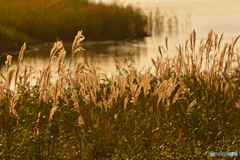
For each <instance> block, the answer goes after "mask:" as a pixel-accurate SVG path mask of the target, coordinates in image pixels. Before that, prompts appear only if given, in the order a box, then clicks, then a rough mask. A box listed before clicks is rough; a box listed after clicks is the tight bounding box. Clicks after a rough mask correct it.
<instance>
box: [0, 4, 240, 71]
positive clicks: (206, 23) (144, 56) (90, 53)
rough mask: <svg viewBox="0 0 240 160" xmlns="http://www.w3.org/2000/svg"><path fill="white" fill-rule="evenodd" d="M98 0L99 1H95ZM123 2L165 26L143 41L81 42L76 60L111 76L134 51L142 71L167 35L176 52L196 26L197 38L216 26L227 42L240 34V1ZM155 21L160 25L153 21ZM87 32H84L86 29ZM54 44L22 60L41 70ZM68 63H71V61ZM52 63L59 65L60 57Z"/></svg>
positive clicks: (67, 46)
mask: <svg viewBox="0 0 240 160" xmlns="http://www.w3.org/2000/svg"><path fill="white" fill-rule="evenodd" d="M96 1H97V0H96ZM101 1H102V2H104V3H112V2H113V0H101ZM118 2H119V1H118ZM121 3H123V4H124V5H127V4H132V5H133V6H136V7H140V8H142V9H143V11H144V13H145V14H147V15H150V12H151V13H152V17H153V18H157V19H158V20H159V19H161V16H164V20H163V25H162V26H159V27H158V26H155V27H153V29H152V30H151V33H152V34H153V35H152V36H151V37H145V38H144V39H143V40H138V41H133V42H124V41H104V42H84V41H83V42H82V43H81V44H82V47H83V48H85V51H82V52H81V53H79V54H78V55H77V57H76V58H75V60H77V59H78V58H83V57H84V56H86V57H87V58H88V59H89V60H91V61H92V62H95V63H96V64H97V66H98V67H99V68H101V69H103V73H107V75H111V74H112V73H113V72H114V71H115V62H114V58H113V57H116V58H117V59H118V60H122V59H123V58H124V57H126V56H127V55H128V53H130V52H133V54H132V57H133V59H134V60H135V62H136V64H135V66H136V68H138V69H139V70H140V69H141V68H142V67H143V66H146V67H148V66H150V65H151V58H156V56H158V55H159V52H158V46H164V39H165V36H166V35H167V36H168V39H169V40H168V41H169V54H170V55H171V56H174V55H176V54H177V51H176V49H175V46H177V45H178V44H179V43H180V44H184V42H185V40H186V39H187V38H188V36H189V34H190V33H191V32H192V31H193V30H194V29H195V30H196V33H197V41H198V42H200V40H201V39H202V38H206V36H207V33H208V32H209V31H210V30H211V29H213V31H214V32H216V33H218V34H219V36H220V34H221V33H224V41H223V44H224V42H226V41H232V40H233V39H235V38H236V37H237V36H238V35H240V20H239V19H240V9H239V8H240V1H238V0H124V1H121ZM153 24H157V22H156V21H153ZM83 34H84V31H83ZM52 46H53V43H44V44H37V45H36V46H35V47H37V48H39V51H37V52H33V53H26V54H25V55H24V58H23V63H28V64H30V65H31V66H32V67H33V68H36V69H42V68H43V67H45V66H46V65H47V64H48V60H49V52H50V49H51V47H52ZM64 46H65V48H66V50H67V51H68V56H67V59H68V58H69V57H70V48H71V43H69V42H64ZM17 57H18V56H17V55H14V56H13V64H14V63H16V61H17ZM5 59H6V58H5V56H2V58H1V62H2V66H1V69H2V70H3V68H5V65H4V61H5ZM65 62H67V63H68V60H66V61H65ZM53 66H54V67H55V70H56V66H57V59H55V60H54V63H53Z"/></svg>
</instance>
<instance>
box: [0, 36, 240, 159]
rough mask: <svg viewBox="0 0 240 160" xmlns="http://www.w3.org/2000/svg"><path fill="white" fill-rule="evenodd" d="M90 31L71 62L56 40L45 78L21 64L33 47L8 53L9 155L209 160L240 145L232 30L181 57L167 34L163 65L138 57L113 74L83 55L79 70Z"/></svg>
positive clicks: (187, 48)
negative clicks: (142, 64) (141, 66)
mask: <svg viewBox="0 0 240 160" xmlns="http://www.w3.org/2000/svg"><path fill="white" fill-rule="evenodd" d="M84 38H85V37H84V36H83V35H82V31H80V32H78V34H77V35H76V37H75V40H74V42H73V45H72V53H71V59H70V62H69V63H65V62H64V58H65V55H66V51H65V49H64V47H63V45H62V42H61V41H58V42H56V43H55V44H54V46H53V49H52V50H51V51H50V58H49V64H48V65H47V66H46V67H45V68H43V69H42V71H41V73H40V75H39V76H38V77H39V78H38V80H37V83H36V84H31V83H30V79H29V78H30V76H31V74H32V71H31V69H30V68H29V66H28V64H24V66H23V68H21V67H22V64H21V60H22V58H23V53H24V49H25V47H26V46H25V44H24V45H23V47H22V48H21V51H20V54H19V59H18V63H17V65H16V66H12V65H11V56H8V57H7V61H6V71H7V73H6V77H7V78H5V81H4V82H3V83H2V84H1V87H0V102H1V105H0V115H1V116H0V129H1V130H0V131H1V134H0V156H1V158H3V159H23V158H24V159H26V158H27V159H28V158H34V159H48V158H50V159H166V158H167V159H187V158H190V159H193V158H194V159H195V158H197V159H205V158H210V151H217V152H235V151H236V152H239V146H240V140H239V138H240V130H239V125H240V114H239V112H240V110H239V109H240V107H239V106H240V101H239V95H240V94H239V91H240V87H239V81H240V80H239V76H240V72H239V68H240V56H239V55H238V50H236V49H235V48H234V46H235V44H236V42H237V39H238V38H239V37H237V39H236V40H235V41H234V42H232V43H226V44H225V45H223V48H222V49H221V47H220V46H221V45H220V44H221V41H222V38H223V36H221V37H220V38H218V35H217V34H216V33H214V32H213V31H210V32H209V34H208V37H207V39H205V40H204V39H203V40H202V41H201V43H200V46H199V48H196V32H195V31H193V32H192V33H191V34H190V37H189V39H188V40H187V41H186V42H185V45H179V47H177V51H178V55H177V56H176V57H175V58H172V59H169V58H168V51H167V50H168V42H167V41H168V38H167V37H166V39H165V41H166V51H167V52H166V53H165V52H163V50H162V47H159V51H160V57H157V58H156V59H152V62H153V69H152V68H151V67H150V68H148V69H146V70H144V71H141V72H140V71H138V70H137V69H136V68H134V65H133V61H131V57H128V58H125V62H124V64H121V63H119V62H117V63H116V68H117V69H118V70H117V73H116V75H112V76H111V77H106V76H105V77H104V76H101V75H100V73H99V70H97V69H96V66H95V65H94V64H93V65H88V63H85V62H83V60H82V59H79V61H78V62H77V63H76V64H75V65H74V67H71V66H72V65H71V63H72V59H73V58H74V55H75V53H76V52H79V51H81V50H82V49H83V48H81V47H80V44H81V43H82V41H83V40H84ZM57 56H58V59H57V61H58V65H57V66H56V67H57V68H58V69H57V73H52V67H53V66H52V61H54V58H56V57H57ZM203 63H205V64H203ZM120 64H121V65H120ZM52 76H56V77H57V79H56V81H52ZM12 83H13V86H14V87H13V89H11V84H12Z"/></svg>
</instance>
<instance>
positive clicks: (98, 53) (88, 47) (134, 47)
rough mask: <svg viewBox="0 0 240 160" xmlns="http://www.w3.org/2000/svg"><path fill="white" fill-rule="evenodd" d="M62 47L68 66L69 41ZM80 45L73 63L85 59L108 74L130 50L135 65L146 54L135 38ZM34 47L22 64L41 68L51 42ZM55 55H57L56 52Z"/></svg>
mask: <svg viewBox="0 0 240 160" xmlns="http://www.w3.org/2000/svg"><path fill="white" fill-rule="evenodd" d="M63 45H64V48H65V49H66V51H67V55H66V57H65V63H66V64H67V65H66V66H68V63H69V59H70V55H71V45H72V43H71V42H63ZM81 46H82V47H83V48H84V49H85V50H84V51H81V52H79V53H77V54H76V55H75V57H74V59H73V63H72V64H73V65H74V64H75V63H76V62H77V60H78V59H83V60H85V59H87V60H88V61H89V62H90V63H94V64H96V65H97V66H98V67H99V68H101V69H102V73H106V74H107V75H108V76H110V75H111V73H113V72H115V61H114V58H116V59H117V60H118V61H120V62H123V59H124V58H125V57H127V56H128V54H129V53H130V52H132V53H133V54H132V58H133V59H135V60H136V61H137V63H136V64H137V65H140V66H141V64H144V63H145V60H146V58H147V57H146V56H147V49H146V45H145V42H144V41H143V40H136V41H132V42H122V41H105V42H82V43H81ZM34 47H37V48H39V51H37V52H33V53H25V54H24V58H23V61H22V64H24V63H28V64H29V65H30V66H32V68H34V69H36V70H37V71H38V70H41V69H43V68H44V67H46V66H47V65H48V62H49V54H50V50H51V49H52V47H53V43H42V44H35V45H34ZM12 56H13V59H12V65H16V63H17V59H18V55H12ZM56 56H58V55H57V54H56ZM0 61H1V66H0V67H1V71H2V73H4V71H5V61H6V56H2V57H1V59H0ZM52 66H53V68H52V71H53V73H54V72H56V71H57V58H55V59H54V60H53V65H52Z"/></svg>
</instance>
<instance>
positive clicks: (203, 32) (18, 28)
mask: <svg viewBox="0 0 240 160" xmlns="http://www.w3.org/2000/svg"><path fill="white" fill-rule="evenodd" d="M239 7H240V2H239V1H237V0H11V1H6V0H0V55H1V59H0V61H1V65H0V67H1V68H0V69H1V70H2V71H3V70H5V63H4V61H5V60H6V55H7V54H11V55H13V64H15V63H16V61H17V58H18V52H19V50H20V48H21V45H22V44H23V42H27V50H26V53H25V55H24V58H23V63H28V64H30V65H31V66H32V67H33V68H34V69H37V70H38V69H42V68H43V67H45V66H46V65H47V64H48V60H49V53H50V50H51V48H52V47H53V43H54V42H56V41H57V40H62V41H63V44H64V47H65V49H66V50H67V57H66V58H67V59H68V58H69V57H70V54H71V53H70V51H71V44H72V41H73V40H74V37H75V35H76V34H77V32H78V31H80V30H83V35H84V36H85V37H86V39H85V40H84V41H83V42H82V43H81V45H82V47H83V48H84V49H85V51H81V52H80V53H78V54H77V55H76V59H75V60H76V61H77V59H78V58H82V59H84V58H87V59H88V60H90V61H91V62H95V63H96V64H97V66H98V67H99V68H101V69H102V72H103V73H107V75H110V74H111V73H113V72H114V71H115V61H114V58H113V57H115V58H116V59H117V60H119V61H121V60H123V58H124V57H126V56H128V54H129V53H130V52H131V53H132V54H131V56H132V58H133V59H134V60H135V62H136V63H135V66H136V67H137V68H138V69H139V70H140V69H142V68H143V67H144V66H146V67H148V66H150V64H151V58H156V56H158V55H159V52H158V46H163V47H164V45H165V41H164V39H165V36H166V35H167V36H168V41H169V54H170V55H171V56H174V55H176V54H177V50H176V49H175V46H178V45H179V44H181V45H182V44H184V43H185V40H186V39H187V38H188V36H189V34H190V33H191V32H192V31H193V30H194V29H195V30H196V33H197V42H200V41H201V39H202V38H206V37H207V33H208V32H209V31H210V30H211V29H212V30H213V31H214V32H216V33H217V34H219V36H220V35H221V34H222V33H224V40H223V41H224V42H223V44H224V43H225V42H226V41H232V40H234V39H235V38H236V37H237V36H238V35H240V30H239V29H240V21H239V18H240V10H239ZM65 62H68V61H65ZM53 66H54V67H56V66H57V59H55V61H54V64H53Z"/></svg>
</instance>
